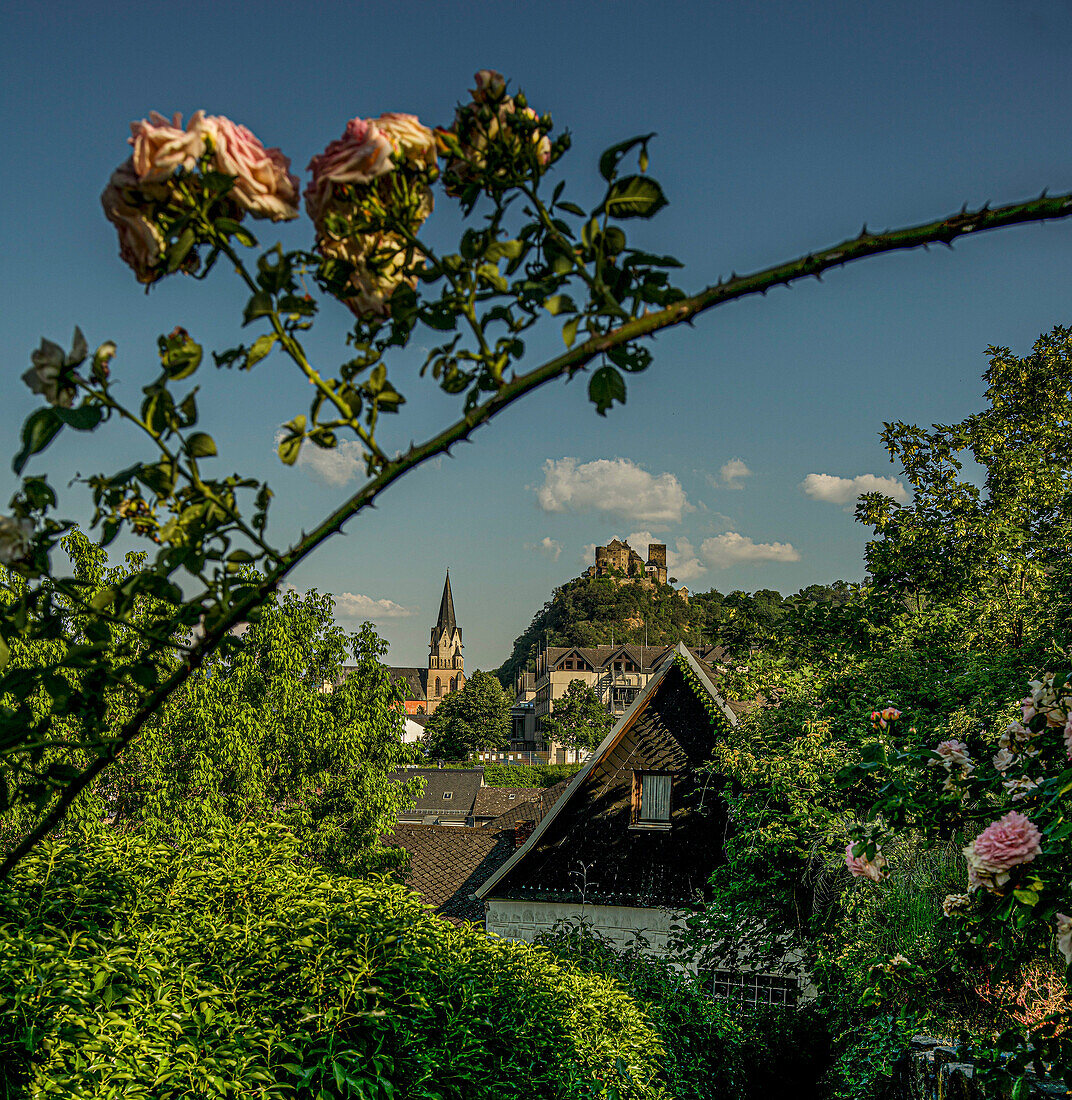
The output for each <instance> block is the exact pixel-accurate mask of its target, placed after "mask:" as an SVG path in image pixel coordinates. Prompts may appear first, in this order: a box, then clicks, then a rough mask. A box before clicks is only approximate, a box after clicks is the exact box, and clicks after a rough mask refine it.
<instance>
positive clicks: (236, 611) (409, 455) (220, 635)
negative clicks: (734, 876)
mask: <svg viewBox="0 0 1072 1100" xmlns="http://www.w3.org/2000/svg"><path fill="white" fill-rule="evenodd" d="M1069 215H1072V193H1070V194H1063V195H1056V196H1052V197H1050V196H1047V195H1046V194H1045V192H1043V194H1042V195H1040V196H1039V197H1038V198H1037V199H1032V200H1030V201H1028V202H1020V203H1011V204H1010V205H1007V206H999V207H997V208H995V209H990V207H989V205H987V206H984V207H982V208H981V209H979V210H975V211H969V210H968V209H967V208H965V209H963V210H962V211H961V212H960V213H959V214H954V215H953V216H952V217H950V218H944V219H942V220H940V221H933V222H927V223H926V224H924V225H915V226H909V227H908V228H905V229H895V230H891V231H889V232H886V233H868V232H867V230H866V228H865V229H864V230H863V232H861V233H860V235H859V236H858V237H853V238H851V239H850V240H847V241H844V242H842V243H841V244H838V245H835V246H834V247H833V248H828V249H825V250H823V251H821V252H815V253H811V254H809V255H807V256H801V257H798V258H796V259H794V260H790V261H789V262H787V263H784V264H778V265H776V266H774V267H769V268H766V269H765V270H763V271H758V272H755V273H754V274H752V275H741V276H734V277H733V278H731V279H729V280H727V281H725V282H721V281H720V282H719V283H717V284H716V285H715V286H710V287H707V288H706V289H705V290H702V291H700V293H699V294H695V295H693V296H692V297H689V298H683V299H681V301H679V302H675V303H674V304H673V305H671V306H668V307H667V308H665V309H661V310H658V311H657V312H654V313H647V314H645V315H643V316H642V317H638V318H636V319H635V320H632V321H627V322H626V323H625V324H622V325H619V326H618V327H617V328H615V329H611V330H610V331H609V332H606V333H601V334H600V335H598V336H595V337H592V338H591V339H589V340H587V341H585V343H583V344H579V345H578V346H577V347H575V348H573V349H571V350H570V351H568V352H566V353H565V354H564V355H560V356H558V357H557V358H556V359H552V360H550V361H549V362H547V363H544V364H543V365H542V366H539V367H537V368H536V369H535V370H532V371H529V372H528V373H527V374H522V375H518V376H516V377H515V378H513V379H512V380H511V381H510V382H507V383H505V384H504V385H503V387H502V388H501V389H500V390H499V391H498V392H497V393H496V394H495V395H494V396H492V397H490V398H489V399H488V400H487V401H485V402H484V403H483V404H481V405H478V406H477V407H476V408H475V409H473V410H472V411H471V412H470V413H469V414H468V415H467V416H464V417H463V418H462V419H461V420H458V421H456V422H455V423H454V424H452V425H450V427H448V428H446V429H445V430H444V431H442V432H440V433H439V434H438V435H436V436H433V437H432V438H431V439H429V440H427V441H426V442H425V443H422V444H421V445H420V446H414V447H411V448H410V449H409V451H408V452H406V454H404V455H402V456H400V457H399V458H396V459H394V460H392V461H390V462H389V463H388V464H387V465H386V466H385V467H384V468H383V469H382V470H381V471H380V473H379V474H378V475H377V476H376V477H374V478H371V479H370V480H369V481H367V482H366V483H365V485H364V486H363V487H362V488H361V489H359V490H358V491H357V492H356V493H354V495H353V496H351V497H350V498H349V499H348V500H347V501H345V502H344V503H343V504H342V505H340V506H339V507H338V508H336V509H335V511H334V512H332V513H331V515H329V516H328V517H327V518H326V519H325V520H324V521H323V522H321V523H320V524H318V525H317V526H316V527H315V528H314V529H313V530H312V531H311V532H310V533H309V534H307V535H305V536H304V537H303V538H302V539H301V540H300V541H299V542H298V543H296V544H295V545H294V546H293V547H291V549H290V550H288V551H287V552H286V553H285V554H284V555H283V556H282V557H281V558H280V559H279V561H278V564H277V565H276V566H275V568H273V569H272V570H271V572H269V573H268V574H267V575H266V576H265V577H264V578H263V579H262V580H261V581H260V583H259V584H258V585H256V587H254V588H252V589H250V590H248V592H247V595H246V596H245V597H243V598H242V599H241V600H239V601H238V602H237V603H235V604H233V605H232V606H231V609H230V610H229V611H228V612H227V614H226V615H224V616H223V617H222V618H221V619H220V621H219V623H218V624H217V625H216V626H214V627H213V628H212V629H211V630H208V631H206V632H205V633H204V635H203V636H202V637H201V639H200V641H199V642H198V643H197V645H196V646H194V648H193V649H191V650H190V652H189V655H188V656H187V658H186V660H185V661H184V662H183V663H182V664H181V665H180V666H179V667H178V668H177V669H176V670H175V671H174V672H173V673H172V674H171V675H170V676H169V677H168V679H167V680H165V681H164V683H163V684H161V685H160V686H159V687H158V688H156V690H155V691H153V692H152V694H151V695H150V696H149V697H148V698H147V699H146V701H145V702H144V703H143V704H142V706H141V707H139V708H138V710H137V712H136V713H135V714H134V715H133V716H132V717H131V718H130V719H129V720H128V721H127V722H126V723H125V724H124V725H123V727H122V728H121V729H120V730H119V731H118V733H117V734H116V736H115V738H114V739H113V740H111V741H110V742H109V743H108V745H107V750H106V751H105V752H104V753H102V754H101V756H99V757H98V758H97V759H96V760H94V761H93V763H92V764H90V765H89V767H87V768H86V770H85V771H84V772H82V773H81V775H79V776H78V777H77V778H76V779H74V780H72V781H71V783H70V784H69V785H68V786H67V787H66V788H64V790H63V792H62V793H61V794H60V796H59V797H58V799H57V801H56V804H55V805H54V806H53V807H52V809H51V810H49V812H48V813H47V814H46V815H45V816H44V817H43V818H42V820H41V821H40V822H39V823H38V824H37V825H36V826H35V827H34V829H33V830H32V831H31V832H30V833H28V834H27V835H26V836H25V837H24V838H23V839H22V840H21V841H20V842H19V843H18V844H17V845H16V846H15V847H14V848H13V849H12V850H11V852H10V853H9V854H8V856H7V858H6V859H5V860H4V862H3V864H0V879H3V878H5V877H6V876H7V874H8V873H9V872H10V871H11V869H12V868H13V867H14V866H15V864H16V863H18V861H19V860H20V859H22V857H23V856H24V855H26V853H27V852H29V851H30V849H31V848H32V847H33V846H34V845H35V844H37V843H38V841H40V840H41V839H42V838H43V837H44V836H46V835H47V834H48V833H49V832H51V830H52V829H54V828H55V827H56V825H58V824H59V822H60V821H61V820H62V819H63V816H64V814H65V813H66V811H67V808H68V807H69V806H70V805H71V803H72V802H73V801H74V800H75V799H76V798H77V797H78V795H79V794H81V792H82V791H84V790H85V789H86V788H87V787H88V786H89V784H90V783H92V782H93V780H94V779H96V777H97V776H98V775H100V773H101V772H102V771H104V769H105V768H106V767H107V766H108V765H109V764H110V763H111V762H112V760H113V759H115V757H116V756H118V755H119V753H120V752H121V751H122V749H123V748H125V747H126V746H127V745H128V744H129V743H130V742H131V741H132V740H133V739H134V738H135V737H136V736H137V735H138V733H139V732H140V731H141V729H142V727H143V726H144V725H145V724H146V722H148V721H149V719H150V718H151V717H152V716H153V714H154V713H156V711H157V710H158V709H159V708H160V706H162V705H163V703H164V702H165V701H166V700H167V699H168V698H169V697H170V696H171V695H172V694H173V693H174V692H175V691H177V690H178V689H179V688H180V687H181V686H182V685H183V684H184V683H185V682H186V681H187V680H188V679H189V678H190V676H191V675H192V674H193V673H194V672H195V671H196V670H197V669H198V668H200V667H201V665H202V664H203V663H204V661H205V658H206V657H208V656H210V655H211V654H212V653H213V652H214V651H215V650H216V649H217V648H218V647H219V645H220V644H221V642H222V641H223V639H224V638H225V637H226V636H227V635H228V633H229V632H230V631H231V630H232V629H234V627H236V626H237V625H239V624H240V623H242V622H244V621H245V620H246V618H247V617H248V615H249V612H250V611H252V610H253V609H254V608H255V607H258V606H260V605H261V604H262V603H263V602H264V601H265V600H266V599H267V598H268V597H269V596H270V595H271V593H272V592H273V591H274V590H275V589H276V588H277V587H278V586H279V584H280V583H281V582H282V581H283V580H284V579H285V578H286V577H287V576H288V575H289V574H290V572H291V571H292V570H293V569H294V568H295V567H296V566H297V565H298V564H299V563H301V562H302V561H303V560H304V559H305V558H306V557H308V556H309V554H311V553H312V552H313V551H314V550H315V549H316V548H317V547H318V546H320V544H321V543H322V542H324V541H325V540H326V539H328V538H329V537H330V536H331V535H334V534H335V533H337V532H338V531H339V530H341V528H342V526H343V525H344V524H345V523H346V521H347V520H349V519H350V518H351V517H353V516H355V515H356V514H357V513H358V512H361V511H364V509H366V508H368V507H370V506H371V505H372V504H373V503H374V502H375V500H376V498H377V497H378V496H379V495H380V494H381V493H382V492H383V491H384V490H385V489H387V488H389V487H390V486H391V485H393V484H394V482H396V481H398V479H399V478H401V477H402V476H403V475H404V474H407V473H409V471H410V470H413V469H416V468H417V467H418V466H422V465H423V464H424V463H425V462H427V461H428V460H429V459H431V458H435V457H436V456H437V455H441V454H443V453H444V452H448V451H449V450H450V448H451V447H452V446H454V444H455V443H459V442H461V441H462V440H465V439H468V438H469V436H470V435H471V434H472V433H473V430H474V429H475V428H478V427H479V426H480V425H481V424H486V423H487V422H488V421H490V420H491V419H492V418H493V417H495V416H497V415H498V414H499V413H501V412H502V411H503V410H505V409H507V408H509V406H510V405H512V404H513V403H514V402H515V401H517V400H518V399H519V398H521V397H523V396H525V394H527V393H531V392H532V391H533V390H535V389H538V388H539V387H540V386H542V385H544V384H545V383H547V382H550V381H551V380H552V379H554V378H559V377H561V376H563V375H566V376H572V375H573V374H574V373H575V372H576V371H578V370H581V369H582V368H584V367H585V366H587V364H588V363H590V362H591V361H592V360H593V359H595V358H596V357H597V356H599V355H602V354H603V353H604V352H606V351H609V350H610V349H612V348H616V347H620V346H621V345H623V344H628V343H630V342H632V341H634V340H638V339H641V338H643V337H645V336H652V335H654V334H655V333H657V332H660V331H662V330H663V329H667V328H672V327H673V326H675V325H680V324H684V323H686V322H691V320H692V319H693V318H694V317H696V316H698V315H699V314H701V313H705V312H707V311H708V310H710V309H714V308H715V307H716V306H720V305H723V304H724V303H726V302H731V301H734V300H736V299H738V298H746V297H749V296H750V295H753V294H766V293H767V291H768V290H770V289H771V288H772V287H776V286H788V285H789V284H790V283H792V282H795V281H797V280H799V279H806V278H809V277H811V276H816V277H818V276H819V275H821V274H822V273H823V272H824V271H829V270H830V269H831V268H835V267H841V266H843V265H844V264H848V263H852V262H854V261H856V260H863V259H866V258H867V257H869V256H877V255H879V254H881V253H883V252H896V251H900V250H903V249H911V248H920V247H923V246H925V245H928V244H934V243H941V244H946V245H952V242H953V241H954V240H956V238H958V237H963V236H967V235H968V234H971V233H982V232H986V231H988V230H991V229H1001V228H1003V227H1004V226H1007V225H1020V224H1023V223H1027V222H1042V221H1049V220H1051V219H1055V218H1066V217H1068V216H1069Z"/></svg>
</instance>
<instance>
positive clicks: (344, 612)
mask: <svg viewBox="0 0 1072 1100" xmlns="http://www.w3.org/2000/svg"><path fill="white" fill-rule="evenodd" d="M334 599H335V614H336V615H338V616H339V617H340V618H343V619H361V620H365V619H370V620H372V622H381V621H382V620H383V619H405V618H408V617H409V616H410V615H413V614H415V611H414V609H413V608H411V607H403V606H402V605H401V604H398V603H395V601H394V600H374V599H373V598H372V597H371V596H362V595H361V594H360V593H358V592H340V593H339V594H338V595H337V596H335V597H334Z"/></svg>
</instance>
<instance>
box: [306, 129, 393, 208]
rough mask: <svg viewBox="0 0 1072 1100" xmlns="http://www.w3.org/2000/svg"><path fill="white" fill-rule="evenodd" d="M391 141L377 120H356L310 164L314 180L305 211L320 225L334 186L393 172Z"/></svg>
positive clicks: (358, 182) (366, 180)
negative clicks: (382, 131)
mask: <svg viewBox="0 0 1072 1100" xmlns="http://www.w3.org/2000/svg"><path fill="white" fill-rule="evenodd" d="M393 151H394V148H393V146H392V145H391V139H390V138H389V137H388V136H387V134H384V133H381V132H380V128H379V127H378V126H377V125H376V122H375V120H373V119H364V118H353V119H351V120H350V121H349V122H348V123H347V124H346V129H345V130H344V131H343V135H342V137H341V138H339V139H338V140H337V141H333V142H331V143H330V144H329V145H328V147H327V148H326V149H325V150H324V151H323V152H322V153H319V154H318V155H317V156H315V157H313V159H312V160H311V161H309V171H310V172H311V173H312V180H311V182H310V183H309V186H308V187H307V188H306V189H305V208H306V210H308V212H309V217H310V218H312V219H313V221H314V222H315V223H316V224H317V226H318V228H319V225H320V221H321V218H322V217H323V215H324V213H325V210H326V207H327V204H328V202H329V201H330V199H331V198H332V188H333V186H334V185H338V186H346V185H348V184H367V183H371V182H372V181H373V180H374V179H376V178H378V177H379V176H382V175H384V174H385V173H387V172H390V171H391V168H392V164H391V154H392V152H393Z"/></svg>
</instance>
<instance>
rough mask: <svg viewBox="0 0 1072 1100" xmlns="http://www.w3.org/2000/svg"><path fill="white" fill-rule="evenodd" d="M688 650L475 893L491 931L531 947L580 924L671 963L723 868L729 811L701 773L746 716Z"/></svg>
mask: <svg viewBox="0 0 1072 1100" xmlns="http://www.w3.org/2000/svg"><path fill="white" fill-rule="evenodd" d="M714 679H715V672H714V670H713V669H712V668H711V667H710V666H709V665H706V664H705V663H703V662H701V661H699V660H697V658H696V656H695V655H694V654H693V653H692V652H691V651H690V650H689V649H687V648H686V647H685V646H684V645H679V646H677V647H676V648H675V649H673V650H672V651H670V652H669V653H668V654H666V656H665V659H664V660H663V662H662V663H661V664H660V665H659V667H658V668H657V669H655V670H654V671H653V673H652V675H651V676H650V678H649V679H648V681H647V684H646V685H645V686H644V688H643V689H642V690H641V691H640V693H639V694H638V696H637V698H636V699H635V701H634V702H633V705H632V706H631V707H630V709H629V710H628V712H627V713H626V714H625V715H624V716H623V717H622V718H621V719H620V720H619V722H618V723H617V724H616V725H615V727H614V728H613V729H612V730H611V732H610V733H609V734H608V735H607V737H606V738H605V739H604V741H603V743H602V744H601V745H600V746H599V748H598V749H597V750H596V751H595V752H594V753H593V754H592V756H591V757H590V758H589V760H588V762H587V763H586V764H585V766H584V767H583V768H582V769H581V771H580V772H578V774H577V775H576V776H575V777H574V778H573V779H572V780H571V781H570V783H569V784H568V785H567V786H566V787H565V789H564V790H563V791H562V792H561V795H560V796H559V797H558V798H557V800H556V801H555V802H554V804H553V805H552V806H551V807H550V809H549V810H548V812H547V813H546V814H545V815H543V817H542V818H541V820H540V821H539V822H538V823H537V824H536V826H535V828H534V830H533V832H532V834H531V835H530V836H529V837H528V839H527V840H526V841H525V843H524V844H523V845H522V846H521V847H520V848H519V849H518V850H517V851H516V852H514V853H513V854H512V855H511V856H510V858H509V859H507V860H506V861H505V862H504V863H503V865H502V866H501V867H499V868H498V869H497V870H496V871H495V872H494V873H493V874H492V875H491V876H490V877H489V878H488V879H487V881H486V882H484V883H483V884H482V885H481V886H480V887H479V888H478V889H477V890H476V894H477V896H478V897H479V898H480V899H482V900H483V901H484V903H485V906H486V918H485V924H486V928H487V931H488V932H489V933H494V934H496V935H499V936H502V937H504V938H506V939H512V940H529V941H531V940H533V939H534V938H536V937H537V936H538V935H540V934H541V933H544V932H548V931H550V930H551V929H552V928H553V927H554V925H555V923H556V922H557V921H559V920H562V919H566V920H577V919H578V918H581V917H583V919H584V920H585V921H588V922H590V923H591V924H592V925H593V927H594V928H595V929H596V930H597V931H598V932H600V933H601V934H602V935H604V936H605V937H607V938H608V939H609V940H610V941H611V942H612V943H613V944H615V945H617V946H619V947H623V948H624V947H626V946H629V945H630V944H631V943H632V942H633V940H634V937H635V936H638V935H639V936H642V937H643V938H644V940H646V941H647V944H648V950H650V951H652V952H655V953H662V952H663V951H665V950H666V947H667V943H668V939H669V938H671V937H672V935H673V933H674V932H675V930H677V929H679V928H680V927H681V926H682V916H683V913H684V911H685V910H687V908H688V907H689V906H690V905H692V904H693V903H695V902H698V901H702V900H703V899H704V898H705V897H706V896H707V891H708V879H709V877H710V875H711V873H712V871H713V870H714V869H715V868H716V867H717V866H718V865H719V864H720V863H722V862H724V860H725V856H724V848H723V844H724V839H725V831H726V827H727V818H726V811H725V807H724V804H723V803H722V801H721V799H720V798H718V797H717V795H716V794H715V792H714V791H713V790H711V789H710V787H709V784H708V781H707V780H706V779H705V778H704V777H703V775H702V773H701V772H700V771H699V768H700V765H702V764H704V763H705V762H706V761H708V760H709V759H710V756H711V749H712V746H713V743H714V739H715V738H716V737H717V736H718V731H719V729H728V728H730V727H732V726H735V725H736V724H737V715H736V713H735V711H734V709H733V708H732V707H730V705H729V704H728V703H727V702H726V701H725V700H724V699H723V698H722V696H721V695H720V694H719V692H718V690H717V689H716V688H715V686H714Z"/></svg>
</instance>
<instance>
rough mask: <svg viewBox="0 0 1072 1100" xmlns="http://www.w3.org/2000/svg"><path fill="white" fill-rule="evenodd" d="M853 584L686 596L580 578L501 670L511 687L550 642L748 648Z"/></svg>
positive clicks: (557, 595) (537, 620)
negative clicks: (802, 609)
mask: <svg viewBox="0 0 1072 1100" xmlns="http://www.w3.org/2000/svg"><path fill="white" fill-rule="evenodd" d="M850 593H851V589H850V587H849V586H848V585H847V584H845V583H844V582H843V581H836V582H835V583H834V584H831V585H811V586H810V587H808V588H806V589H803V590H802V591H801V592H798V593H797V594H796V595H795V596H790V597H784V596H782V595H781V593H779V592H775V591H773V590H772V589H761V590H759V591H757V592H753V593H748V592H731V593H729V594H728V595H724V594H723V593H721V592H719V591H718V590H717V589H711V590H710V591H708V592H697V593H694V594H693V595H692V596H690V597H689V599H688V600H686V599H685V598H684V597H683V596H681V595H680V594H679V593H678V592H677V591H676V590H675V589H674V588H672V587H671V586H670V585H656V586H654V587H651V586H648V585H640V584H631V583H624V584H623V583H620V582H619V581H618V580H616V579H615V578H611V577H577V578H575V579H574V580H571V581H567V582H566V583H565V584H564V585H562V586H561V587H560V588H556V589H555V591H554V592H553V593H552V596H551V599H550V600H548V602H547V603H545V604H544V605H543V607H542V608H540V610H539V611H537V612H536V614H535V615H534V616H533V619H532V622H531V623H530V624H529V626H528V628H527V629H526V630H525V632H524V633H523V634H522V635H521V636H520V637H519V638H517V640H516V641H515V642H514V647H513V651H512V652H511V654H510V656H509V657H508V658H507V659H506V661H504V662H503V664H502V666H501V667H500V668H499V670H498V672H497V675H498V677H499V680H500V681H501V682H502V684H503V686H504V687H507V688H511V687H513V686H514V683H515V682H516V680H517V674H518V673H519V672H520V671H521V670H522V669H523V668H526V667H527V668H531V667H532V665H531V663H530V662H533V661H534V660H535V657H536V653H537V652H538V650H539V649H540V648H542V647H543V646H544V645H545V644H546V645H549V646H563V645H576V646H595V645H609V644H611V642H612V641H613V642H629V643H633V644H636V645H641V644H644V643H645V642H646V643H647V644H648V645H651V646H661V645H676V644H677V643H678V642H684V643H685V644H686V645H707V644H711V643H717V642H722V643H723V644H726V645H728V646H730V647H731V648H739V647H741V646H748V645H749V644H751V643H752V642H753V641H754V640H755V639H757V638H759V637H762V636H764V635H765V634H766V633H767V632H768V631H769V630H770V629H771V627H773V626H774V625H775V624H776V623H777V622H778V621H779V620H780V619H781V618H782V617H783V616H784V615H785V614H786V612H787V611H788V610H789V608H790V607H794V606H799V605H801V604H836V605H840V604H842V603H844V602H845V601H846V600H847V599H848V598H849V596H850Z"/></svg>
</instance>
